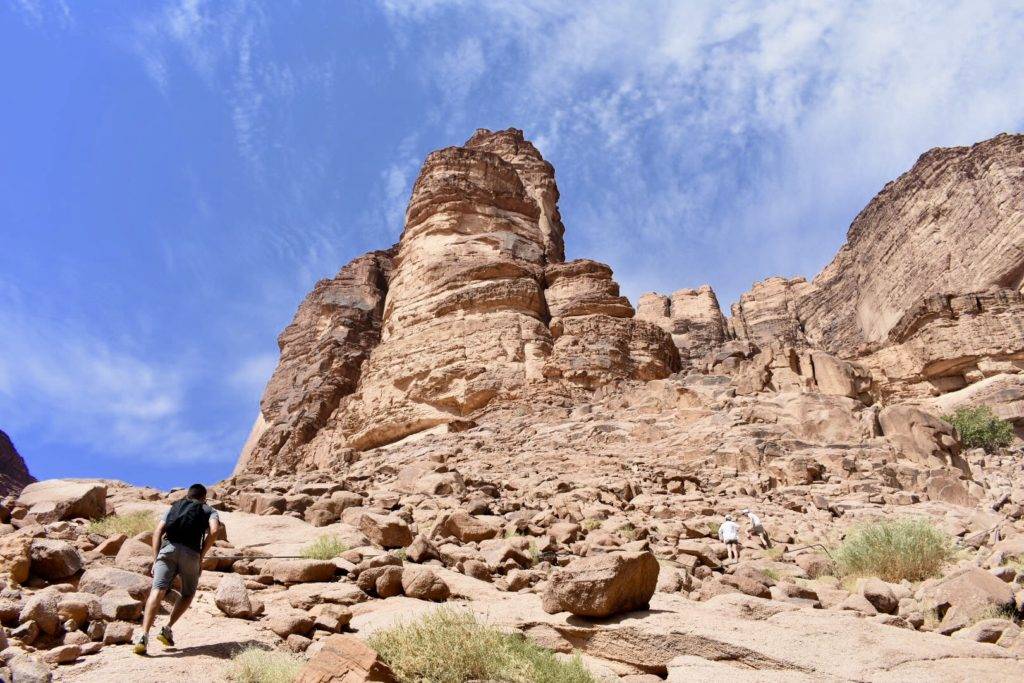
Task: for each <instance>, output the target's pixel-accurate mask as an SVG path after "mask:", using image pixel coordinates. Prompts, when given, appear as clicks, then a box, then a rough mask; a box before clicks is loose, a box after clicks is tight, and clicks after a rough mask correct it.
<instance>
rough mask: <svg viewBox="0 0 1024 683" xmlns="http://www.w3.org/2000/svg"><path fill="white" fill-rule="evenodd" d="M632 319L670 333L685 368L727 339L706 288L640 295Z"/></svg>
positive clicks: (719, 313)
mask: <svg viewBox="0 0 1024 683" xmlns="http://www.w3.org/2000/svg"><path fill="white" fill-rule="evenodd" d="M636 317H637V318H639V319H641V320H649V321H650V322H653V323H654V324H656V325H658V326H659V327H661V328H662V329H663V330H665V331H666V332H668V333H669V334H671V335H672V341H673V342H674V343H675V345H676V348H677V349H678V350H679V356H680V358H681V359H682V360H683V362H684V364H686V365H689V364H690V363H692V362H693V361H694V360H695V359H698V358H701V357H703V356H704V355H706V354H707V353H708V352H709V351H711V350H713V349H715V348H717V347H718V346H720V345H721V344H722V343H723V342H724V341H725V340H726V339H727V337H728V326H727V323H726V320H725V317H724V316H723V315H722V309H721V307H720V306H719V305H718V297H717V296H715V292H714V290H713V289H711V287H710V286H708V285H703V286H701V287H698V288H697V289H680V290H677V291H675V292H673V293H672V296H670V297H669V296H664V295H661V294H656V293H650V294H644V295H643V296H642V297H640V301H639V304H638V307H637V316H636Z"/></svg>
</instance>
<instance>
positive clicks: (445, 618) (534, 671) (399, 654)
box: [369, 608, 594, 683]
mask: <svg viewBox="0 0 1024 683" xmlns="http://www.w3.org/2000/svg"><path fill="white" fill-rule="evenodd" d="M369 644H370V647H372V648H374V649H375V650H377V652H378V653H379V654H380V656H381V659H383V660H384V661H385V662H387V663H388V664H389V665H390V666H391V668H392V669H393V670H394V672H395V674H396V676H397V677H398V680H399V681H402V683H413V682H416V683H419V682H420V681H431V682H432V683H464V682H465V681H471V680H483V681H510V682H512V683H594V679H593V677H592V676H591V675H590V673H589V672H588V671H587V670H586V668H584V666H583V664H582V662H580V660H579V658H578V657H574V658H572V659H570V660H568V661H562V660H560V659H558V658H557V657H555V654H554V653H553V652H551V651H550V650H545V649H544V648H542V647H538V646H537V645H534V644H533V643H531V642H530V641H528V640H527V639H525V638H524V637H522V636H521V635H519V634H509V633H505V632H503V631H501V630H500V629H497V628H495V627H493V626H487V625H486V624H481V623H480V622H478V621H477V619H476V617H474V616H473V615H472V614H470V613H468V612H458V611H455V610H452V609H448V608H441V609H437V610H434V611H433V612H430V613H429V614H427V615H426V616H423V617H421V618H420V619H417V620H416V621H413V622H410V623H407V624H401V625H398V626H395V627H392V628H390V629H387V630H384V631H378V632H377V633H375V634H373V635H372V636H370V639H369Z"/></svg>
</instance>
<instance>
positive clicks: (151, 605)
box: [142, 588, 167, 634]
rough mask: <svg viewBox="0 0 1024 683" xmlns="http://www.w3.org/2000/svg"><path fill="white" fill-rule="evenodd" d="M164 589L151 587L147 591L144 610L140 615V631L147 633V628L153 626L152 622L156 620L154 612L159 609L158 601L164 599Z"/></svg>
mask: <svg viewBox="0 0 1024 683" xmlns="http://www.w3.org/2000/svg"><path fill="white" fill-rule="evenodd" d="M166 592H167V591H166V590H160V589H159V588H153V589H152V590H151V591H149V598H147V600H146V612H145V614H144V615H143V617H142V632H143V633H146V634H148V633H149V629H151V628H153V622H154V621H156V613H157V611H158V610H159V609H160V602H161V601H162V600H163V599H164V593H166Z"/></svg>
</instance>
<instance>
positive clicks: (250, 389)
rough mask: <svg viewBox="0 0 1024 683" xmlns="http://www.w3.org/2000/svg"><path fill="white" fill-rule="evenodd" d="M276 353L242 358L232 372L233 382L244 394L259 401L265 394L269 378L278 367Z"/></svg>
mask: <svg viewBox="0 0 1024 683" xmlns="http://www.w3.org/2000/svg"><path fill="white" fill-rule="evenodd" d="M277 361H278V355H277V354H276V353H260V354H256V355H254V356H249V357H248V358H244V359H242V361H241V363H239V364H238V367H237V368H235V370H234V372H232V373H231V378H230V379H231V384H233V385H234V386H235V388H236V389H237V390H238V391H239V392H240V393H241V394H242V395H244V396H246V397H248V398H250V399H252V400H253V401H254V402H255V401H258V400H259V398H260V396H261V395H262V394H263V388H264V387H265V386H266V385H267V380H269V379H270V376H271V375H272V374H273V373H274V368H276V367H277Z"/></svg>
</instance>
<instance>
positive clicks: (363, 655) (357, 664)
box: [294, 635, 396, 683]
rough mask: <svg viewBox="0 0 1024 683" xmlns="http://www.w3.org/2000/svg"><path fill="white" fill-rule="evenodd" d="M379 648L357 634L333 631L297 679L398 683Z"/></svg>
mask: <svg viewBox="0 0 1024 683" xmlns="http://www.w3.org/2000/svg"><path fill="white" fill-rule="evenodd" d="M395 680H396V679H395V677H394V674H393V673H392V672H391V669H390V668H389V667H388V666H387V665H386V664H385V663H384V662H382V661H381V660H380V657H379V656H378V655H377V652H376V651H375V650H373V649H372V648H371V647H369V646H368V645H366V643H364V642H363V641H361V640H360V639H358V638H356V637H355V636H349V635H332V636H329V637H327V638H326V639H325V640H324V641H323V647H322V648H320V651H319V652H317V653H316V654H315V655H314V656H313V657H311V658H310V659H309V661H308V662H307V663H306V665H305V666H304V667H303V668H302V670H301V671H299V674H298V676H296V678H295V681H294V683H363V682H365V683H394V681H395Z"/></svg>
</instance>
